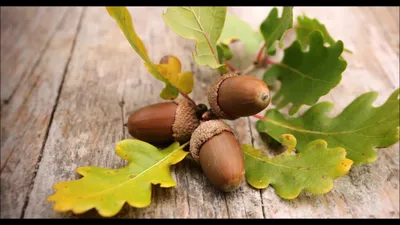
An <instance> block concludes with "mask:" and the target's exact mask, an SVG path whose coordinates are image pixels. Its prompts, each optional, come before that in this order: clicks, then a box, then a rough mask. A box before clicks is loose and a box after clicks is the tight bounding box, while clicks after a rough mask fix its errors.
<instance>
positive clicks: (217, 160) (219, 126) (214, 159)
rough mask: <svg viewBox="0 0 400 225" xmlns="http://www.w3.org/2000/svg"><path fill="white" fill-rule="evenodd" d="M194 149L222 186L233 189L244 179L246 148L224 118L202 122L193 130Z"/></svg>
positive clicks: (213, 180) (197, 158)
mask: <svg viewBox="0 0 400 225" xmlns="http://www.w3.org/2000/svg"><path fill="white" fill-rule="evenodd" d="M190 152H191V155H192V157H193V158H194V160H195V161H197V162H199V163H200V165H201V168H202V170H203V172H204V174H205V175H206V176H207V178H208V179H209V180H210V181H211V183H213V184H214V185H215V186H216V187H217V188H219V189H220V190H222V191H224V192H230V191H233V190H235V189H237V188H238V187H239V186H240V184H241V183H242V182H243V180H244V177H245V168H244V156H243V152H242V150H241V148H240V144H239V142H238V140H237V139H236V137H235V134H234V133H233V130H232V128H231V127H230V126H229V125H228V124H226V123H225V122H223V121H222V120H209V121H205V122H202V123H201V124H200V126H198V127H197V128H196V130H195V131H194V132H193V134H192V137H191V139H190Z"/></svg>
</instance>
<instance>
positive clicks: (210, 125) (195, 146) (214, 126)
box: [190, 120, 234, 162]
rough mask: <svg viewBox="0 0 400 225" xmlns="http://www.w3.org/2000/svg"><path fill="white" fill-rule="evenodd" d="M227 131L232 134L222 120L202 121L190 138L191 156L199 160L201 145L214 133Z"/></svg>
mask: <svg viewBox="0 0 400 225" xmlns="http://www.w3.org/2000/svg"><path fill="white" fill-rule="evenodd" d="M223 131H228V132H231V133H232V134H234V132H233V130H232V128H231V127H230V126H229V125H228V124H226V123H225V122H223V121H222V120H209V121H205V122H202V123H201V124H200V125H199V126H198V127H197V129H196V130H195V131H194V132H193V134H192V137H191V139H190V153H191V154H192V157H193V158H194V159H195V160H196V161H197V162H199V153H200V148H201V146H202V145H203V144H204V143H205V142H206V141H208V140H210V139H211V138H212V137H214V136H215V135H218V134H220V133H222V132H223Z"/></svg>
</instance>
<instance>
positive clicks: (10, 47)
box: [0, 7, 67, 104]
mask: <svg viewBox="0 0 400 225" xmlns="http://www.w3.org/2000/svg"><path fill="white" fill-rule="evenodd" d="M66 10H67V8H66V7H1V33H2V36H1V47H0V49H1V50H0V54H1V101H2V102H1V104H3V101H5V103H7V102H8V101H10V100H11V98H12V96H13V95H14V93H15V91H16V90H17V89H18V87H19V84H21V80H23V79H29V78H28V77H27V76H29V75H31V74H32V72H33V71H34V70H35V67H36V66H37V64H38V62H39V61H40V57H41V56H42V55H43V54H42V53H43V52H44V51H45V50H46V48H48V45H49V41H50V39H51V37H52V36H53V35H54V32H55V30H56V27H57V25H58V24H59V22H60V21H61V19H62V17H63V15H64V13H65V12H66ZM3 34H4V35H3Z"/></svg>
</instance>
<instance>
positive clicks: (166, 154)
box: [47, 139, 188, 217]
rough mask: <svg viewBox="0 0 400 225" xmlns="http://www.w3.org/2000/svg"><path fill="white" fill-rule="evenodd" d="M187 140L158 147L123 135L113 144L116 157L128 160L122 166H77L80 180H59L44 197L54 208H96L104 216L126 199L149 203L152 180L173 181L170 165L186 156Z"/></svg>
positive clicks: (172, 183)
mask: <svg viewBox="0 0 400 225" xmlns="http://www.w3.org/2000/svg"><path fill="white" fill-rule="evenodd" d="M185 145H186V144H184V145H182V146H180V145H179V143H178V142H175V143H173V144H171V145H170V146H169V147H167V148H165V149H163V150H158V149H157V148H156V147H154V146H153V145H151V144H148V143H146V142H143V141H139V140H134V139H126V140H123V141H120V142H119V143H118V144H117V147H116V153H117V155H118V156H119V157H121V158H123V159H125V160H128V162H129V163H128V165H127V166H126V167H124V168H121V169H105V168H99V167H94V166H86V167H81V168H78V169H77V172H78V173H79V174H81V175H82V176H83V178H81V179H79V180H73V181H66V182H60V183H57V184H55V185H54V186H53V187H54V188H55V189H56V193H55V194H54V195H52V196H50V197H49V198H48V199H47V200H48V201H51V202H55V205H54V210H55V211H57V212H66V211H69V210H72V212H74V213H76V214H81V213H84V212H86V211H88V210H90V209H93V208H95V209H96V210H97V211H98V212H99V214H100V215H101V216H103V217H111V216H114V215H115V214H117V213H118V212H119V211H120V210H121V208H122V206H123V205H124V203H125V202H128V204H129V205H131V206H133V207H137V208H143V207H147V206H149V205H150V203H151V189H152V184H154V185H156V184H160V186H161V187H164V188H166V187H172V186H175V185H176V183H175V181H174V180H173V178H172V176H171V173H170V166H171V165H174V164H176V163H178V162H180V161H181V160H183V159H184V158H185V156H186V155H187V154H188V152H185V151H183V150H182V149H183V148H184V146H185Z"/></svg>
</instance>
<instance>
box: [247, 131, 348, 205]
mask: <svg viewBox="0 0 400 225" xmlns="http://www.w3.org/2000/svg"><path fill="white" fill-rule="evenodd" d="M280 137H281V138H280V139H281V140H280V141H281V142H282V144H283V145H286V146H287V148H288V149H287V151H286V152H284V153H282V154H280V155H278V156H276V157H274V158H269V157H268V156H267V155H265V154H264V153H262V151H261V150H257V149H254V148H253V146H251V145H247V144H244V145H242V149H243V152H244V157H245V169H246V175H245V176H246V181H247V182H248V183H249V184H250V185H251V186H252V187H254V188H258V189H264V188H267V187H268V186H269V185H271V186H272V187H273V188H274V189H275V192H276V193H277V194H278V195H279V196H280V197H281V198H284V199H294V198H296V197H297V196H298V195H299V194H300V192H301V191H302V190H303V189H304V190H306V191H308V192H310V193H313V194H325V193H327V192H329V191H331V190H332V188H333V180H334V179H336V178H338V177H341V176H344V175H346V174H347V173H348V172H349V170H350V168H351V166H352V165H353V161H352V160H350V159H347V158H346V151H345V149H343V148H340V147H336V148H328V144H327V142H326V141H324V140H322V139H319V140H315V141H312V142H310V143H307V144H306V145H305V147H304V150H303V151H302V152H301V153H297V154H295V155H293V154H289V153H290V152H291V151H292V150H293V148H294V147H295V146H296V138H295V137H294V136H293V135H290V134H284V135H281V136H280Z"/></svg>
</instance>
